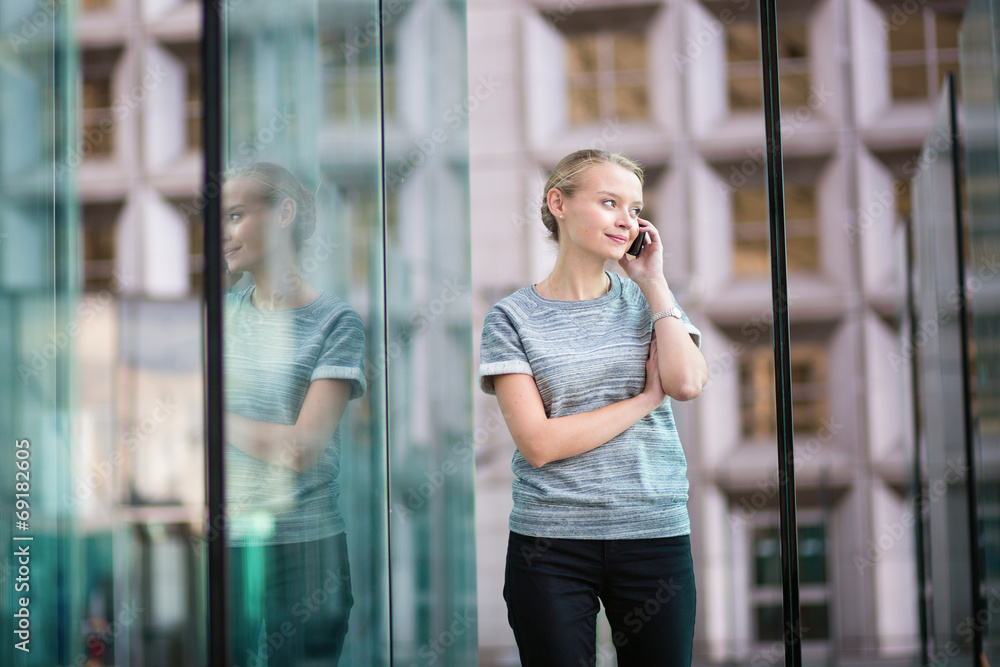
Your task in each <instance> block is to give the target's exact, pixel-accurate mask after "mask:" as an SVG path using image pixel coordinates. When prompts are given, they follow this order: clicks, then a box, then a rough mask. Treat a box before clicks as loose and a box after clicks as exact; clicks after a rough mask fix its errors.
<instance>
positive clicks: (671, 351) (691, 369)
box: [644, 283, 708, 401]
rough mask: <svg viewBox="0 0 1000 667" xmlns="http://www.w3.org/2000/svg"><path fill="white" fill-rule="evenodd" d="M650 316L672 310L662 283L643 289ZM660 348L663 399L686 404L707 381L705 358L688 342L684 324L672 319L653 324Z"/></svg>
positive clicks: (673, 304)
mask: <svg viewBox="0 0 1000 667" xmlns="http://www.w3.org/2000/svg"><path fill="white" fill-rule="evenodd" d="M644 292H645V293H646V294H645V296H646V301H647V302H648V303H649V308H650V310H651V311H652V312H653V313H658V312H660V311H663V310H669V309H670V308H672V307H674V306H675V305H676V304H675V303H674V300H673V298H672V297H671V296H670V291H669V290H668V289H667V286H666V284H665V283H664V284H663V285H662V286H655V287H652V288H649V289H647V290H644ZM653 329H654V331H655V334H656V339H657V342H658V343H659V348H660V382H662V383H663V390H664V391H665V392H666V394H667V396H669V397H670V398H673V399H675V400H678V401H690V400H691V399H693V398H697V396H698V395H699V394H701V390H702V389H703V388H704V386H705V383H706V382H708V364H707V363H706V362H705V356H704V355H703V354H702V353H701V350H699V349H698V346H697V345H695V343H694V341H693V340H691V334H690V333H689V332H688V330H687V327H686V326H685V325H684V322H682V321H681V320H679V319H677V318H676V317H661V318H660V319H659V320H657V321H656V323H655V324H654V325H653Z"/></svg>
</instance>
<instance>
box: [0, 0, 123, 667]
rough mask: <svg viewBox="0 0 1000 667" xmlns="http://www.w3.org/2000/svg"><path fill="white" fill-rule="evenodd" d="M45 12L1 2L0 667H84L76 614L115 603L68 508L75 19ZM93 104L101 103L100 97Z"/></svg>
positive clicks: (76, 506)
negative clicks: (73, 665) (0, 588)
mask: <svg viewBox="0 0 1000 667" xmlns="http://www.w3.org/2000/svg"><path fill="white" fill-rule="evenodd" d="M48 12H49V13H45V12H43V11H42V10H41V9H40V8H39V6H38V5H36V4H34V3H32V2H25V1H22V2H17V1H14V2H4V3H2V4H0V26H3V47H2V48H3V57H2V58H0V102H2V108H3V112H2V113H3V121H2V123H0V438H2V443H3V444H2V447H0V451H2V452H3V457H4V459H3V462H2V463H0V467H2V469H3V471H4V473H3V475H2V479H0V543H2V547H0V584H2V585H3V592H2V594H0V618H3V619H4V621H3V623H4V631H3V632H2V633H0V664H4V665H18V666H20V665H32V666H34V665H39V666H41V665H63V664H70V663H74V662H76V663H77V664H82V662H83V661H84V660H86V651H87V639H88V637H87V635H88V633H87V632H86V631H85V630H84V627H85V626H84V622H85V619H86V618H87V617H88V616H90V615H91V614H88V611H99V612H100V617H101V618H102V620H104V619H113V618H115V614H116V612H115V609H116V604H115V602H114V601H112V600H110V599H109V598H105V599H104V600H97V597H98V595H97V594H98V593H100V592H102V591H103V592H108V593H109V595H110V591H108V588H107V587H106V585H105V583H106V582H104V579H105V578H106V576H107V575H108V574H109V572H110V568H109V567H108V565H107V562H106V561H103V560H102V559H100V558H95V557H94V556H96V554H94V553H93V551H88V547H89V546H90V545H91V544H92V542H91V541H90V538H91V537H93V536H94V535H95V534H98V533H101V534H102V535H103V536H106V535H107V532H106V531H103V530H101V529H100V528H95V526H94V524H93V523H90V522H88V521H86V519H94V518H95V515H97V518H100V517H99V515H100V512H87V511H86V510H87V509H92V507H88V503H87V502H86V500H81V499H80V496H89V495H90V491H91V489H92V488H93V486H97V485H99V484H100V482H101V481H102V479H101V477H100V471H101V470H105V471H106V467H104V468H101V469H97V470H89V469H88V470H86V472H89V473H91V474H93V475H94V477H92V479H93V480H95V483H94V484H92V485H91V486H89V487H88V486H83V487H82V488H81V487H79V486H76V482H78V481H80V480H81V479H82V478H83V473H84V469H83V464H84V462H85V460H86V459H85V455H84V452H83V451H82V449H83V447H82V446H81V445H83V444H84V443H81V442H80V440H79V439H78V438H77V428H78V427H79V426H82V425H83V422H82V420H80V419H78V417H79V414H80V413H78V412H77V408H78V402H77V394H76V387H74V382H75V379H76V371H77V366H76V364H77V362H78V360H79V358H78V356H77V355H76V349H77V346H78V345H79V343H80V339H79V333H80V327H81V326H82V324H83V321H84V315H83V312H84V311H83V310H78V308H80V307H82V306H83V305H84V303H83V302H82V301H81V300H80V299H79V282H80V273H79V272H80V271H81V266H80V262H79V256H80V251H81V249H80V246H79V240H78V238H77V235H78V234H79V232H80V229H79V211H78V209H77V198H76V190H75V188H74V183H73V175H74V169H73V166H75V164H73V165H71V163H70V156H74V155H76V148H77V141H76V139H77V136H76V132H77V123H76V118H77V109H76V106H75V105H76V104H77V87H78V81H77V79H76V76H75V73H76V71H77V67H78V62H77V59H76V52H75V40H74V37H73V35H74V32H73V29H72V25H70V24H69V23H68V21H67V20H66V18H67V14H72V13H73V12H72V11H67V8H66V6H64V5H53V6H50V7H49V8H48ZM91 95H92V96H94V97H96V98H97V101H96V102H95V104H98V105H101V106H102V108H103V107H104V106H106V105H107V101H108V98H107V95H106V94H105V92H104V91H103V90H96V91H91ZM87 444H91V445H93V444H94V443H93V442H92V441H91V442H90V443H87ZM105 466H106V462H105ZM77 492H79V493H77ZM91 595H93V596H94V604H90V596H91ZM105 601H107V602H110V603H111V604H107V605H102V604H101V603H103V602H105ZM102 636H103V638H108V637H109V634H108V633H103V635H102ZM78 661H79V662H78Z"/></svg>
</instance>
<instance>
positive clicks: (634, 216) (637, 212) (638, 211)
mask: <svg viewBox="0 0 1000 667" xmlns="http://www.w3.org/2000/svg"><path fill="white" fill-rule="evenodd" d="M631 213H632V217H633V218H638V217H639V213H640V210H639V209H637V208H633V209H632V210H631Z"/></svg>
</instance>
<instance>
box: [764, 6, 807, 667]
mask: <svg viewBox="0 0 1000 667" xmlns="http://www.w3.org/2000/svg"><path fill="white" fill-rule="evenodd" d="M760 44H761V62H762V68H763V80H764V128H765V137H766V141H767V144H766V148H767V203H768V206H767V208H768V213H769V216H770V220H769V225H770V241H771V242H770V248H771V308H772V311H773V315H774V326H773V328H772V336H773V343H774V387H775V402H776V407H777V413H776V414H777V434H778V486H779V492H778V509H779V511H780V514H781V518H780V533H781V534H780V537H781V590H782V609H783V618H784V626H783V627H784V632H783V636H784V642H785V665H786V666H788V667H797V666H798V665H801V664H802V641H801V640H802V637H801V623H800V618H799V554H798V551H799V550H798V534H797V533H798V521H797V520H796V516H795V467H794V452H793V447H792V444H793V443H792V433H793V422H792V372H791V358H790V354H789V345H790V343H789V331H788V267H787V262H786V257H785V195H784V180H783V175H782V156H781V113H780V111H781V99H780V96H779V91H778V21H777V15H776V9H775V0H760Z"/></svg>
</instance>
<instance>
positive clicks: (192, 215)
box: [170, 198, 205, 295]
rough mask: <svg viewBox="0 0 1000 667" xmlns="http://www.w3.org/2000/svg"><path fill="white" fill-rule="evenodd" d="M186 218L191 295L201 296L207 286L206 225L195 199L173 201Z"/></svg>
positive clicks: (171, 201)
mask: <svg viewBox="0 0 1000 667" xmlns="http://www.w3.org/2000/svg"><path fill="white" fill-rule="evenodd" d="M170 203H171V204H173V205H174V206H175V207H176V208H177V210H178V211H180V212H181V214H183V216H184V222H185V223H186V224H187V237H188V286H189V287H188V289H189V290H190V293H191V294H195V295H197V294H201V293H202V291H203V290H204V285H205V282H204V281H205V224H204V218H203V217H202V214H201V209H200V208H199V207H198V202H197V201H196V199H194V198H180V199H171V200H170Z"/></svg>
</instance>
